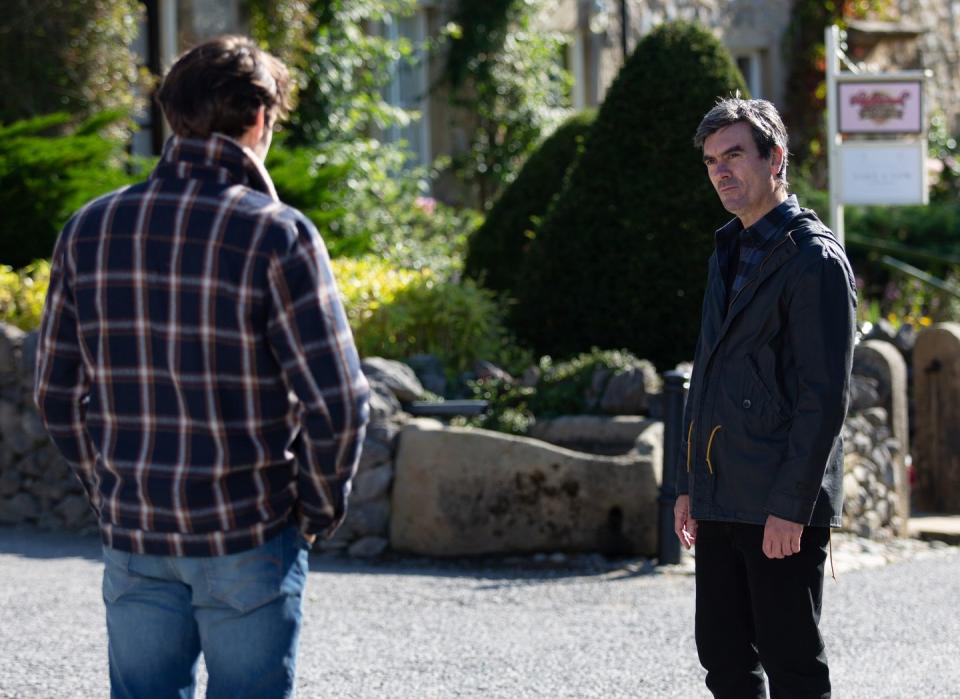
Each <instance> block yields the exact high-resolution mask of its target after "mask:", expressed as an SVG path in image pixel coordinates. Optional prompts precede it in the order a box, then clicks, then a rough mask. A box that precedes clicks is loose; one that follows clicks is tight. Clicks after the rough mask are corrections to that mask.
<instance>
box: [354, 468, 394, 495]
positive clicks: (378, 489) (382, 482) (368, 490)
mask: <svg viewBox="0 0 960 699" xmlns="http://www.w3.org/2000/svg"><path fill="white" fill-rule="evenodd" d="M392 482H393V466H392V465H391V464H384V465H383V466H377V467H375V468H370V469H367V470H364V471H361V472H360V473H358V474H357V475H356V477H355V478H354V479H353V491H352V492H351V493H350V502H351V503H358V504H359V503H362V502H368V501H370V500H375V499H377V498H380V497H383V496H385V495H387V493H389V492H390V484H391V483H392Z"/></svg>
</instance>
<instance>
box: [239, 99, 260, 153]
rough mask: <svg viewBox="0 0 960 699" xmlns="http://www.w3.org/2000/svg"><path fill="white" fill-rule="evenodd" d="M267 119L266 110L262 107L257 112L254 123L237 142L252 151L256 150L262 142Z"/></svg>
mask: <svg viewBox="0 0 960 699" xmlns="http://www.w3.org/2000/svg"><path fill="white" fill-rule="evenodd" d="M266 118H267V117H266V110H265V109H264V108H263V105H260V108H259V109H258V110H257V115H256V116H255V117H254V119H253V123H252V124H250V126H248V127H247V130H246V131H244V132H243V135H242V136H240V138H238V139H237V140H238V141H239V142H240V143H242V144H243V145H245V146H246V147H247V148H250V149H251V150H254V149H256V147H257V144H258V143H260V140H261V139H262V138H263V130H264V129H265V128H266Z"/></svg>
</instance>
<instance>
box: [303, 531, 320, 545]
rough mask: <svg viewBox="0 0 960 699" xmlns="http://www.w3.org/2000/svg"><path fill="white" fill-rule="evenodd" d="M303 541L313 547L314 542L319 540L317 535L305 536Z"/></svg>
mask: <svg viewBox="0 0 960 699" xmlns="http://www.w3.org/2000/svg"><path fill="white" fill-rule="evenodd" d="M303 540H304V541H306V542H307V543H308V544H310V546H311V547H312V546H313V544H314V542H315V541H316V540H317V535H316V534H304V535H303Z"/></svg>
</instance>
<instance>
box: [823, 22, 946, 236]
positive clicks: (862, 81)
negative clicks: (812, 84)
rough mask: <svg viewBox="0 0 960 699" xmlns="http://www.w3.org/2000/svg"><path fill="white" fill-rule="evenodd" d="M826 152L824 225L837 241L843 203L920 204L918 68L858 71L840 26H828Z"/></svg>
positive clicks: (924, 187)
mask: <svg viewBox="0 0 960 699" xmlns="http://www.w3.org/2000/svg"><path fill="white" fill-rule="evenodd" d="M825 43H826V53H827V55H826V59H827V60H826V63H827V65H826V69H827V75H826V83H827V160H828V166H829V178H830V225H831V227H832V228H833V231H834V233H836V234H837V237H838V238H839V239H840V242H841V244H842V243H843V242H844V225H843V206H844V204H881V205H888V206H903V205H907V204H926V203H928V200H929V184H928V177H927V164H926V163H927V130H926V123H927V120H926V112H925V105H924V100H923V87H924V79H925V78H926V77H927V75H928V73H927V72H925V71H919V70H914V71H900V72H896V73H865V72H861V71H860V70H859V69H858V68H857V67H856V66H853V65H850V64H849V61H847V63H848V66H849V67H850V68H851V70H850V71H846V72H844V71H841V70H840V59H841V58H844V59H846V56H845V55H844V53H843V51H842V49H841V46H840V30H839V28H838V27H836V26H831V27H827V29H826V32H825Z"/></svg>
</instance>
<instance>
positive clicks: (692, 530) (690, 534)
mask: <svg viewBox="0 0 960 699" xmlns="http://www.w3.org/2000/svg"><path fill="white" fill-rule="evenodd" d="M673 531H674V533H675V534H676V535H677V538H678V539H680V543H681V544H682V545H683V548H685V549H687V550H688V551H689V550H690V547H691V546H693V545H694V544H695V543H697V520H695V519H694V518H693V517H691V516H690V496H689V495H678V496H677V501H676V503H674V505H673Z"/></svg>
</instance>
